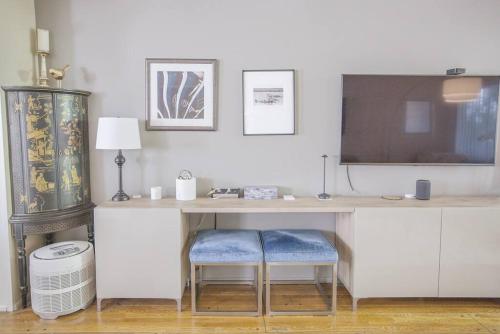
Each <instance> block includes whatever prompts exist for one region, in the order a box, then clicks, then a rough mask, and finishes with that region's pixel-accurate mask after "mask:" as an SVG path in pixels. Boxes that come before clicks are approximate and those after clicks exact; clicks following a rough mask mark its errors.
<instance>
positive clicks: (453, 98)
mask: <svg viewBox="0 0 500 334" xmlns="http://www.w3.org/2000/svg"><path fill="white" fill-rule="evenodd" d="M481 86H482V80H481V78H456V79H448V80H445V81H444V82H443V98H444V100H445V101H446V102H451V103H460V102H471V101H474V100H476V99H477V98H478V97H479V95H480V94H481Z"/></svg>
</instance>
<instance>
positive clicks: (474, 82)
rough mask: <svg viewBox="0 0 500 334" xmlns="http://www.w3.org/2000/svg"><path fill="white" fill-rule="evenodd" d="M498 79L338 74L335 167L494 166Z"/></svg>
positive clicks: (490, 77)
mask: <svg viewBox="0 0 500 334" xmlns="http://www.w3.org/2000/svg"><path fill="white" fill-rule="evenodd" d="M499 81H500V77H499V76H435V75H434V76H426V75H343V76H342V90H343V96H342V143H341V159H340V162H341V164H399V165H402V164H410V165H420V164H429V165H441V164H457V165H493V164H495V144H496V136H497V135H496V133H497V110H498V104H499V99H498V97H499Z"/></svg>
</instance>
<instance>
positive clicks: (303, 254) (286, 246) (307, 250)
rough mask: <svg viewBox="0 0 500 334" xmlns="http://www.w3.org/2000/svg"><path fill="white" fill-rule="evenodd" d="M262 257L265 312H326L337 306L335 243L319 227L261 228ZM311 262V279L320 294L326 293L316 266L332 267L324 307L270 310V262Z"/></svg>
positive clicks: (288, 263) (300, 264) (307, 313)
mask: <svg viewBox="0 0 500 334" xmlns="http://www.w3.org/2000/svg"><path fill="white" fill-rule="evenodd" d="M261 238H262V244H263V247H264V259H265V261H266V314H267V315H311V314H313V315H321V314H322V315H326V314H335V311H336V307H337V261H338V253H337V250H336V249H335V247H334V246H333V245H332V244H331V243H330V242H329V241H328V239H327V238H326V237H325V236H324V235H323V233H321V232H320V231H315V230H271V231H263V232H261ZM278 265H279V266H303V265H312V266H314V274H315V283H316V286H317V287H318V290H319V291H320V293H321V295H322V296H323V297H325V299H327V297H326V293H325V291H324V290H323V287H322V286H321V284H320V281H319V275H318V272H319V270H318V269H319V267H320V266H328V267H330V268H331V270H332V275H333V279H332V299H331V303H330V305H329V309H328V310H327V311H286V312H285V311H272V310H271V279H270V277H271V276H270V275H271V267H272V266H278Z"/></svg>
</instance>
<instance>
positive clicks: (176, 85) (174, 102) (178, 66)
mask: <svg viewBox="0 0 500 334" xmlns="http://www.w3.org/2000/svg"><path fill="white" fill-rule="evenodd" d="M216 123H217V60H215V59H150V58H148V59H146V130H215V129H216V127H217V124H216Z"/></svg>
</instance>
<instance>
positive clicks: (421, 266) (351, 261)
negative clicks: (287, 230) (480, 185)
mask: <svg viewBox="0 0 500 334" xmlns="http://www.w3.org/2000/svg"><path fill="white" fill-rule="evenodd" d="M284 212H291V213H294V212H297V213H298V212H303V213H308V212H316V213H318V212H319V213H336V217H337V219H336V246H337V248H338V250H339V255H340V260H339V279H340V280H341V281H342V283H343V284H344V285H345V287H346V288H347V290H348V291H349V292H350V293H351V295H352V297H353V307H354V308H355V307H356V303H357V300H358V299H359V298H370V297H492V298H493V297H495V298H497V297H500V284H498V282H500V198H499V197H434V198H433V199H431V200H430V201H418V200H409V199H406V200H402V201H390V200H383V199H381V198H376V197H334V198H333V199H332V200H330V201H319V200H317V199H315V198H312V197H310V198H297V199H296V200H295V201H284V200H282V199H278V200H244V199H218V200H214V199H209V198H200V199H197V200H195V201H185V202H181V201H176V200H174V199H162V200H158V201H151V200H149V199H133V200H130V201H127V202H106V203H102V204H101V205H99V206H98V207H97V208H96V209H95V223H94V224H95V243H96V266H97V298H98V308H100V304H101V301H102V299H106V298H172V299H176V300H177V302H178V308H179V310H180V308H181V302H180V301H181V298H182V294H183V292H184V287H185V285H186V281H187V277H188V272H187V271H188V267H189V266H188V263H187V262H188V260H187V253H188V251H187V250H188V242H187V241H188V236H189V226H188V224H187V218H186V215H187V214H189V213H284Z"/></svg>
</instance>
